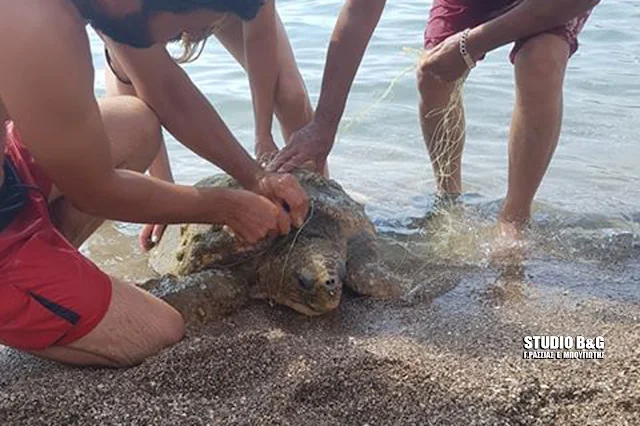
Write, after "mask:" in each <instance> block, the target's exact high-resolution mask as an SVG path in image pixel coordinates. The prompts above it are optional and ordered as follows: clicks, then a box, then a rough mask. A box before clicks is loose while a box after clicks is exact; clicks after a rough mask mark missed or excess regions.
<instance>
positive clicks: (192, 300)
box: [141, 270, 249, 325]
mask: <svg viewBox="0 0 640 426" xmlns="http://www.w3.org/2000/svg"><path fill="white" fill-rule="evenodd" d="M141 287H142V288H144V289H145V290H147V291H149V292H150V293H151V294H153V295H154V296H156V297H158V298H160V299H162V300H164V301H165V302H167V303H168V304H170V305H171V306H173V307H174V308H175V309H177V310H178V311H179V312H180V313H181V314H182V316H183V318H184V320H185V323H186V324H187V325H189V324H193V323H202V322H205V321H211V320H214V319H219V318H221V317H223V316H225V315H228V314H230V313H232V312H233V311H236V310H237V309H239V308H241V307H242V306H243V305H245V304H246V303H247V301H248V300H249V284H248V282H247V281H246V279H244V278H242V277H239V276H237V275H236V274H232V273H231V272H230V271H225V270H208V271H202V272H198V273H195V274H191V275H188V276H184V277H175V276H172V275H167V276H165V277H163V278H160V279H158V280H152V281H149V282H147V283H145V284H143V285H142V286H141Z"/></svg>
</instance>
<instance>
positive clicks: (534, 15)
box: [418, 0, 598, 241]
mask: <svg viewBox="0 0 640 426" xmlns="http://www.w3.org/2000/svg"><path fill="white" fill-rule="evenodd" d="M597 3H598V0H520V1H514V0H491V1H481V2H480V1H476V2H474V1H469V0H434V2H433V6H432V9H431V14H430V17H429V21H428V25H427V28H426V31H425V49H427V50H426V52H425V54H424V57H423V59H422V62H421V65H420V67H419V70H418V87H419V91H420V96H421V102H420V122H421V126H422V131H423V134H424V138H425V141H426V145H427V150H428V152H429V155H430V157H431V163H432V166H433V170H434V174H435V177H436V182H437V188H438V191H439V193H440V196H441V197H444V198H455V197H456V196H457V195H458V194H459V193H460V192H461V190H462V173H461V156H462V150H463V146H464V139H465V129H464V109H463V106H462V104H461V98H460V97H459V95H460V90H461V87H462V83H463V81H464V80H465V78H466V77H467V75H468V73H469V71H470V70H471V69H472V68H474V66H475V65H476V62H477V61H479V60H481V59H482V58H483V57H484V56H485V54H486V53H488V52H490V51H492V50H494V49H496V48H498V47H500V46H503V45H505V44H507V43H510V42H514V41H515V47H514V48H513V50H512V51H511V62H512V63H513V64H514V66H515V83H516V102H515V109H514V112H513V118H512V122H511V133H510V137H509V183H508V190H507V196H506V200H505V203H504V205H503V207H502V211H501V213H500V217H499V229H500V234H501V236H502V237H505V238H506V239H507V241H514V240H518V239H519V237H520V233H521V230H522V228H523V226H524V225H526V223H527V222H528V220H529V218H530V216H531V205H532V203H533V198H534V196H535V194H536V192H537V190H538V187H539V185H540V183H541V181H542V178H543V176H544V174H545V172H546V170H547V167H548V166H549V163H550V161H551V157H552V155H553V153H554V151H555V148H556V146H557V144H558V139H559V136H560V128H561V122H562V109H563V107H562V89H563V82H564V77H565V72H566V69H567V63H568V61H569V58H570V57H571V55H573V53H575V52H576V50H577V49H578V34H579V33H580V31H581V30H582V28H583V26H584V25H585V23H586V21H587V19H588V17H589V15H590V13H591V9H592V8H593V7H595V6H596V4H597ZM443 120H444V121H443ZM448 123H454V124H455V126H454V128H449V127H446V125H447V124H448ZM458 125H459V126H458Z"/></svg>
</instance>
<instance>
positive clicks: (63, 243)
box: [0, 124, 111, 351]
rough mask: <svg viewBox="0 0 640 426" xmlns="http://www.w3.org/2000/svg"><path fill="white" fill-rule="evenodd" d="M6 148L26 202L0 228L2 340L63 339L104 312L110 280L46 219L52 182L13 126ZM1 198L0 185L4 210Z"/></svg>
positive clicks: (49, 342)
mask: <svg viewBox="0 0 640 426" xmlns="http://www.w3.org/2000/svg"><path fill="white" fill-rule="evenodd" d="M5 154H6V158H7V164H9V165H10V167H11V168H12V170H13V172H14V175H15V176H17V177H16V178H15V180H19V181H20V182H19V183H16V182H11V184H12V185H16V187H17V186H18V185H24V186H28V187H29V192H28V195H27V202H26V204H24V207H22V208H20V209H19V210H18V212H17V213H16V215H15V217H13V218H12V219H11V220H10V222H9V224H8V226H3V228H2V229H0V344H3V345H6V346H12V347H14V348H18V349H23V350H29V351H37V350H43V349H46V348H48V347H51V346H54V345H68V344H70V343H73V342H74V341H76V340H78V339H79V338H81V337H83V336H85V335H86V334H88V333H89V332H91V331H92V330H93V329H94V328H95V327H96V326H97V325H98V323H100V321H101V320H102V319H103V318H104V316H105V314H106V312H107V309H108V308H109V304H110V302H111V280H110V279H109V277H108V276H107V275H106V274H105V273H104V272H102V271H100V270H99V269H98V268H97V267H96V266H95V265H94V264H93V263H91V261H89V259H87V258H86V257H84V256H83V255H82V254H81V253H80V252H79V251H78V250H77V249H76V248H75V247H73V246H72V245H71V244H70V243H69V242H68V241H67V240H66V239H65V238H64V237H63V236H62V235H61V234H60V233H59V232H58V230H57V229H56V228H55V226H54V225H53V223H52V222H51V217H50V216H49V210H48V202H47V199H46V196H47V194H49V192H50V191H51V188H52V184H51V181H50V180H49V179H48V178H47V177H46V175H45V174H44V173H43V172H42V170H41V169H40V168H39V167H38V165H37V164H36V163H35V161H34V159H33V157H32V156H31V154H30V153H29V151H28V150H27V148H26V147H25V146H24V145H22V143H21V142H20V137H19V135H18V132H17V130H16V129H15V127H14V126H13V125H12V124H9V126H8V128H7V147H6V151H5ZM0 167H2V165H1V164H0ZM5 185H7V183H5ZM5 189H6V188H5ZM5 193H6V191H5ZM3 198H4V197H3V192H2V191H0V208H2V207H4V208H5V209H6V207H7V206H5V205H4V204H11V202H10V200H9V199H3Z"/></svg>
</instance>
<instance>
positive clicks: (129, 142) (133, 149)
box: [50, 96, 161, 247]
mask: <svg viewBox="0 0 640 426" xmlns="http://www.w3.org/2000/svg"><path fill="white" fill-rule="evenodd" d="M99 106H100V111H101V113H102V121H103V123H104V125H105V129H106V131H107V135H108V136H109V140H110V141H111V154H112V158H113V160H114V166H115V167H117V168H123V169H129V170H135V171H139V172H144V171H145V170H147V168H148V167H149V165H150V163H151V162H152V160H153V159H154V157H156V155H157V153H158V148H159V146H160V141H161V132H160V123H159V122H158V119H157V117H156V115H155V114H154V113H153V111H151V110H150V109H149V107H147V106H146V105H145V104H144V103H143V102H142V101H140V100H139V99H137V98H134V97H131V96H119V97H112V98H106V99H102V100H100V101H99ZM50 199H51V211H52V218H53V221H54V223H55V225H56V227H57V228H58V229H59V230H60V231H61V232H62V234H63V235H64V236H65V237H66V238H67V239H68V240H69V241H70V242H71V243H72V244H73V245H74V246H76V247H79V246H80V245H82V243H84V241H85V240H86V239H87V238H89V237H90V236H91V234H93V233H94V232H95V231H96V230H97V229H98V228H99V227H100V225H101V224H102V223H103V222H104V219H103V218H96V217H92V216H89V215H87V214H85V213H83V212H81V211H79V210H78V209H76V208H75V207H74V206H73V205H71V204H70V203H69V202H68V201H67V200H66V199H65V198H64V194H60V193H59V192H58V191H57V190H56V189H54V191H52V196H51V198H50Z"/></svg>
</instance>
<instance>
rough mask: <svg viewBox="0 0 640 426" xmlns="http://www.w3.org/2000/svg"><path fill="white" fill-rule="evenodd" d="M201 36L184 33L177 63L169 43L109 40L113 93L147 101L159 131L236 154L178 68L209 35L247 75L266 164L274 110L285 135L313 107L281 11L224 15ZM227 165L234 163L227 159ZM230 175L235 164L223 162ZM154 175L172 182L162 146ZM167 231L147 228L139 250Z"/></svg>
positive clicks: (259, 151) (269, 7) (269, 6)
mask: <svg viewBox="0 0 640 426" xmlns="http://www.w3.org/2000/svg"><path fill="white" fill-rule="evenodd" d="M199 30H200V31H199V32H197V33H189V32H184V33H179V34H176V35H175V37H174V38H175V39H176V40H177V41H181V42H182V43H183V47H184V52H183V55H182V56H181V57H180V58H177V60H174V58H172V57H171V55H170V54H169V53H168V52H167V49H166V47H165V46H164V45H157V46H154V47H152V48H150V49H143V50H140V49H135V48H133V47H130V46H126V45H124V44H120V43H117V42H114V41H113V40H110V39H109V38H108V37H104V36H103V39H104V41H105V44H106V46H105V47H106V49H105V53H106V58H107V63H108V64H109V67H107V76H106V77H107V95H108V96H112V95H133V96H137V97H138V98H140V99H141V100H143V101H144V102H146V103H147V104H148V105H149V106H150V107H151V109H152V110H153V111H154V112H155V113H156V114H157V115H158V117H159V119H160V123H161V125H163V126H164V127H165V128H166V129H168V131H169V132H171V133H172V134H173V135H174V136H175V137H176V138H177V139H178V140H179V141H182V142H184V143H185V144H186V145H188V146H201V145H203V144H209V145H211V147H210V149H212V150H215V152H216V153H219V154H217V155H218V158H220V159H221V161H224V160H226V157H224V155H223V153H225V152H228V151H234V150H237V149H238V142H237V141H236V139H235V138H234V136H233V134H232V133H231V131H230V130H229V129H228V128H227V126H226V125H225V123H224V122H223V121H222V120H221V118H220V116H219V115H218V114H217V113H216V111H215V109H214V108H213V106H212V105H211V104H210V103H209V102H208V101H207V99H206V97H205V96H204V95H203V94H202V93H201V92H200V91H199V90H198V89H197V88H196V86H195V85H194V84H193V82H192V81H191V80H190V79H189V77H188V76H187V74H186V73H185V72H184V71H183V70H182V69H181V68H180V66H179V65H178V63H184V62H188V61H191V60H195V59H196V58H197V57H198V55H199V54H200V53H201V51H202V48H203V47H204V42H206V39H207V38H208V37H209V36H210V35H215V36H216V37H217V38H218V40H219V41H220V42H221V43H222V44H223V45H224V46H225V47H226V48H227V49H228V51H229V52H230V53H231V54H232V55H233V56H234V57H235V58H236V60H237V61H238V62H239V63H240V64H241V65H242V66H243V67H244V68H245V69H246V71H247V73H248V76H249V81H250V85H251V91H252V96H253V109H254V117H255V154H256V157H257V158H258V160H259V161H261V160H266V159H268V158H269V157H270V156H272V155H273V154H275V152H277V151H278V147H277V146H276V144H275V143H274V139H273V137H272V120H273V114H274V112H275V114H276V116H277V117H278V119H279V121H280V124H281V129H282V133H283V137H284V140H285V141H288V140H289V138H290V137H291V135H292V134H293V133H294V132H295V131H297V130H298V129H300V128H302V127H303V126H305V125H306V124H308V123H309V122H310V121H311V120H312V118H313V109H312V107H311V103H310V101H309V97H308V95H307V91H306V88H305V85H304V82H303V80H302V77H301V75H300V72H299V70H298V67H297V65H296V61H295V58H294V54H293V51H292V49H291V45H290V44H289V40H288V37H287V33H286V30H285V28H284V26H283V24H282V22H281V20H280V18H279V16H278V14H277V12H276V10H275V1H274V0H267V1H265V4H264V6H263V7H262V8H261V9H260V12H259V13H258V16H257V17H256V18H255V19H252V20H250V21H245V20H242V19H240V18H239V17H238V16H237V15H233V14H231V13H226V14H224V15H221V16H220V17H219V18H218V19H217V20H216V21H214V22H210V23H208V26H207V27H206V28H205V29H204V31H202V30H201V29H199ZM228 161H235V159H234V157H228ZM221 165H222V166H227V167H228V169H229V170H233V169H234V168H235V167H237V165H236V164H231V163H224V162H221ZM149 171H150V174H151V175H152V176H154V177H157V178H160V179H164V180H167V181H173V177H172V173H171V167H170V163H169V158H168V155H167V151H166V147H165V145H164V143H163V144H162V146H161V148H160V152H159V155H158V157H157V158H156V159H155V160H154V162H153V164H152V165H151V167H150V170H149ZM164 228H165V226H164V225H147V226H145V227H144V228H143V230H142V232H141V234H140V245H141V247H142V248H143V249H145V250H148V249H150V248H151V247H153V246H154V245H155V244H156V243H157V242H158V241H159V240H160V238H161V237H162V233H163V232H164Z"/></svg>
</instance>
